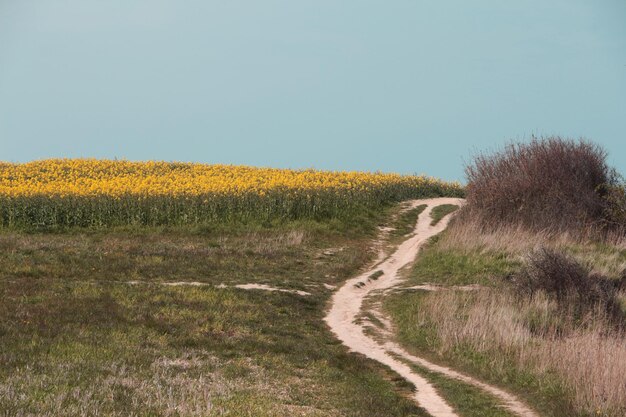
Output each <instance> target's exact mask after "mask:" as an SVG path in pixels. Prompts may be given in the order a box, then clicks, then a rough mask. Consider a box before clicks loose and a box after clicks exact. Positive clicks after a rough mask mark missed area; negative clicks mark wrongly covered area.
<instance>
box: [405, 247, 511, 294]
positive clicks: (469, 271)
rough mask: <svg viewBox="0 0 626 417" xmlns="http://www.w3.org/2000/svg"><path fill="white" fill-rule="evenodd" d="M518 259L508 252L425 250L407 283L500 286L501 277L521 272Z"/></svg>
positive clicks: (427, 248) (429, 248)
mask: <svg viewBox="0 0 626 417" xmlns="http://www.w3.org/2000/svg"><path fill="white" fill-rule="evenodd" d="M520 266H521V261H520V260H519V258H517V257H515V256H513V255H509V254H507V253H505V252H483V251H479V250H470V251H465V252H460V251H454V250H443V249H439V248H437V247H435V246H430V247H426V248H424V249H423V250H422V252H421V253H420V255H419V258H418V261H417V263H416V266H415V267H414V268H412V269H411V270H410V272H409V273H408V280H407V284H411V285H418V284H423V283H433V284H441V285H468V284H480V285H487V286H498V285H501V284H502V277H504V276H506V275H508V274H510V273H512V272H514V271H516V270H518V268H519V267H520Z"/></svg>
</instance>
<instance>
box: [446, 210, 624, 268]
mask: <svg viewBox="0 0 626 417" xmlns="http://www.w3.org/2000/svg"><path fill="white" fill-rule="evenodd" d="M541 248H550V249H554V250H560V251H564V252H567V253H569V254H570V255H572V256H573V257H574V258H575V259H576V260H578V261H579V262H581V263H582V264H583V265H585V266H587V267H589V269H590V270H591V271H592V272H593V273H597V274H600V275H606V276H609V277H618V276H619V275H620V274H621V273H622V271H624V270H625V269H626V237H624V236H623V235H621V234H613V235H609V236H607V238H606V239H605V240H603V241H598V240H593V239H589V238H585V237H584V236H583V235H577V236H574V235H572V234H570V233H567V232H548V231H541V232H533V231H531V230H529V229H527V228H525V227H524V226H522V225H515V226H513V225H498V226H495V227H485V225H484V223H483V222H482V221H480V220H477V219H476V217H474V216H473V215H472V214H470V213H469V211H467V210H466V209H461V211H460V212H459V214H458V215H457V217H456V218H455V219H453V221H452V222H451V224H450V226H449V227H448V229H447V230H446V233H445V234H443V235H442V236H441V238H440V239H439V241H438V242H437V249H438V250H442V251H454V252H460V253H468V252H472V251H479V252H482V253H485V252H492V253H508V254H512V255H515V256H518V257H519V258H520V259H526V258H527V256H528V254H529V253H531V252H533V251H536V250H538V249H541Z"/></svg>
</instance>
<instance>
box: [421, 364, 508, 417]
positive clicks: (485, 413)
mask: <svg viewBox="0 0 626 417" xmlns="http://www.w3.org/2000/svg"><path fill="white" fill-rule="evenodd" d="M411 367H412V368H413V369H415V370H416V371H417V372H418V373H419V374H421V375H423V376H425V377H426V378H427V379H428V381H429V382H430V383H431V384H432V385H433V386H434V387H435V388H436V389H437V391H438V392H439V393H440V394H441V395H442V396H443V397H444V398H445V399H446V401H447V402H448V404H449V405H450V406H451V407H452V408H454V410H455V411H456V412H457V413H458V414H459V415H461V416H462V417H514V416H516V415H517V414H513V413H512V412H510V411H508V410H506V409H505V408H503V407H502V404H501V403H500V402H499V401H498V400H497V399H496V398H494V397H493V396H492V395H490V394H487V393H485V392H484V391H483V390H481V389H480V388H477V387H475V386H473V385H470V384H467V383H465V382H462V381H459V380H456V379H453V378H448V377H445V376H443V375H441V374H439V373H437V372H432V371H429V370H428V369H426V368H423V367H421V366H418V365H415V364H411Z"/></svg>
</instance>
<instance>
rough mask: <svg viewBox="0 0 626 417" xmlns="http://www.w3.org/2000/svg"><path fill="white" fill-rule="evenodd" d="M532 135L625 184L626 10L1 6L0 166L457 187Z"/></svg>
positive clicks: (519, 5) (529, 1)
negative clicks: (320, 176) (258, 174)
mask: <svg viewBox="0 0 626 417" xmlns="http://www.w3.org/2000/svg"><path fill="white" fill-rule="evenodd" d="M531 134H537V135H549V134H560V135H564V136H571V137H581V136H584V137H587V138H589V139H593V140H595V141H597V142H599V143H601V144H603V145H604V146H605V147H606V148H607V149H608V150H609V151H610V152H611V155H612V158H611V161H612V163H614V164H615V165H616V166H618V167H619V168H620V170H621V171H622V172H626V1H624V0H594V1H592V0H550V1H546V0H515V1H512V0H511V1H503V0H473V1H467V0H378V1H372V0H358V1H357V0H341V1H338V0H310V1H303V0H263V1H259V0H254V1H240V0H220V1H216V0H184V1H180V0H131V1H129V0H29V1H25V0H0V160H6V161H28V160H32V159H40V158H47V157H106V158H113V157H118V158H126V159H132V160H145V159H159V160H183V161H201V162H211V163H214V162H219V163H235V164H251V165H261V166H279V167H292V168H299V167H316V168H323V169H358V170H383V171H397V172H403V173H413V172H418V173H427V174H430V175H434V176H440V177H443V178H447V179H462V178H463V173H462V164H463V160H464V158H465V159H467V157H468V155H470V154H471V153H472V152H473V151H476V150H480V149H484V148H492V147H494V146H497V145H499V144H502V143H505V142H507V141H508V140H510V139H522V138H528V137H529V136H530V135H531Z"/></svg>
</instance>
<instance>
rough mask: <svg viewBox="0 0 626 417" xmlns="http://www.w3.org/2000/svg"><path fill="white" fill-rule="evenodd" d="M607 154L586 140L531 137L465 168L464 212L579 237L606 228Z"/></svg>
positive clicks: (609, 173)
mask: <svg viewBox="0 0 626 417" xmlns="http://www.w3.org/2000/svg"><path fill="white" fill-rule="evenodd" d="M606 156H607V154H606V151H605V150H604V149H603V148H601V147H600V146H598V145H596V144H593V143H591V142H587V141H583V140H580V141H573V140H566V139H562V138H559V137H550V138H546V139H537V138H533V140H532V141H530V142H529V143H517V144H510V145H508V146H507V147H506V148H505V149H504V150H502V151H500V152H497V153H494V154H479V155H478V156H476V157H475V158H474V161H473V163H472V164H470V165H468V166H467V167H466V170H465V171H466V175H467V179H468V185H467V207H468V210H470V211H472V212H473V214H474V215H477V216H479V217H480V218H481V219H484V220H485V221H486V222H489V224H495V225H497V224H503V223H504V224H522V225H524V226H526V227H528V228H530V229H532V230H550V231H569V232H574V233H580V232H581V231H586V230H588V229H589V228H590V227H598V226H599V225H601V224H605V223H606V222H605V216H606V207H607V204H606V196H607V190H608V186H609V184H610V183H611V181H612V179H613V177H612V172H613V171H611V170H610V168H609V167H608V166H607V163H606Z"/></svg>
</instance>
